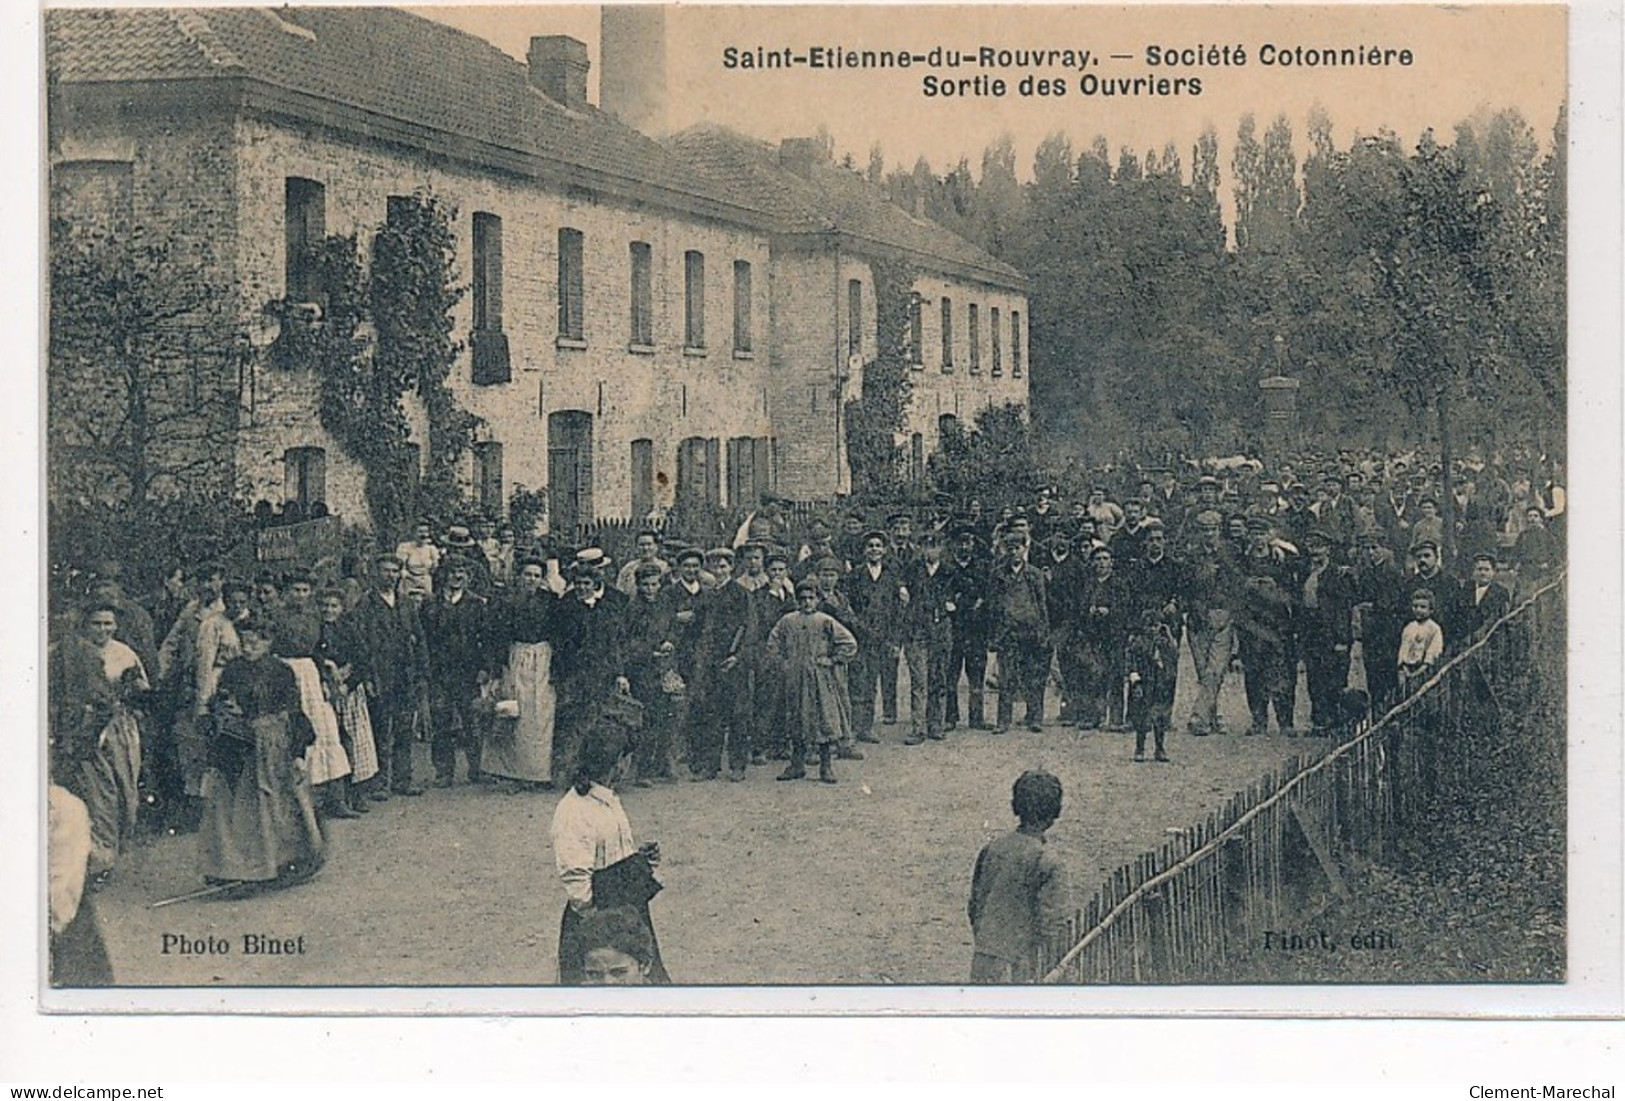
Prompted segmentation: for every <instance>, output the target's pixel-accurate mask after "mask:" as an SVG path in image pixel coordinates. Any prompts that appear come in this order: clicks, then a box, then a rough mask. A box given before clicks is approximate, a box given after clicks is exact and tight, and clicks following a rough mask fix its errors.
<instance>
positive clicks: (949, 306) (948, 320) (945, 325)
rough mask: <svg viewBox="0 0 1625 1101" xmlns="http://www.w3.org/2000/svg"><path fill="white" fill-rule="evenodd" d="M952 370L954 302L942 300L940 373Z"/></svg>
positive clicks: (946, 298)
mask: <svg viewBox="0 0 1625 1101" xmlns="http://www.w3.org/2000/svg"><path fill="white" fill-rule="evenodd" d="M953 369H954V301H953V299H951V298H948V297H946V296H944V298H943V299H942V373H943V374H947V373H948V372H949V371H952V370H953Z"/></svg>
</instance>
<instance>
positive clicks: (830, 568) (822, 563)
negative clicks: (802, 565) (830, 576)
mask: <svg viewBox="0 0 1625 1101" xmlns="http://www.w3.org/2000/svg"><path fill="white" fill-rule="evenodd" d="M813 570H814V572H816V573H845V572H846V567H845V566H844V565H842V564H841V560H840V559H839V558H820V559H819V560H818V565H816V566H814V567H813Z"/></svg>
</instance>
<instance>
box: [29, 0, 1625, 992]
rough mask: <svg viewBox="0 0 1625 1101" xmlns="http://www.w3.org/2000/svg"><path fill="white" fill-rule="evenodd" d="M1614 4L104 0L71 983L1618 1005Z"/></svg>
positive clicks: (67, 26)
mask: <svg viewBox="0 0 1625 1101" xmlns="http://www.w3.org/2000/svg"><path fill="white" fill-rule="evenodd" d="M1571 31H1572V28H1571V13H1570V11H1569V10H1568V9H1567V8H1565V7H1564V6H1561V5H1544V4H1518V5H1506V6H1499V5H1466V6H1454V5H1452V6H1424V5H1419V4H1399V5H1354V4H1343V5H1331V6H1311V5H1303V6H1265V5H1250V4H1245V5H1215V6H1173V5H1168V6H1163V5H1158V6H1148V7H1119V6H1086V5H1078V6H1067V5H1049V4H1045V5H1011V6H1003V5H975V6H923V5H920V6H884V5H861V6H818V5H796V6H742V7H741V6H702V5H695V6H690V5H683V6H677V5H667V4H639V5H627V6H617V5H605V6H603V7H589V6H563V5H546V6H543V5H537V6H502V7H447V8H408V7H383V6H369V7H334V6H308V7H307V6H283V7H276V8H270V7H265V8H251V7H243V6H234V5H233V6H224V7H200V8H166V9H157V8H128V7H115V8H97V7H62V8H49V9H47V10H46V11H45V13H44V19H43V38H44V43H43V46H44V59H45V61H44V64H45V99H46V106H47V110H46V120H47V123H46V136H45V147H46V148H45V162H46V163H45V164H44V165H43V166H42V171H43V173H44V174H45V177H46V180H47V182H48V188H47V192H48V209H47V211H46V214H47V215H48V218H49V234H48V247H47V255H46V257H45V263H44V264H43V265H42V267H44V268H45V269H46V270H45V277H46V279H47V283H48V295H47V298H48V301H47V302H46V309H47V312H48V318H49V325H48V332H47V334H46V348H45V349H44V362H43V364H42V370H43V373H44V393H45V398H46V430H45V431H46V435H45V440H44V443H43V458H44V461H45V464H46V469H45V475H44V486H45V492H46V498H47V499H46V510H45V511H46V520H47V539H46V543H45V555H46V564H47V567H48V569H47V578H46V584H47V586H48V592H47V594H46V596H47V604H48V614H47V616H46V620H45V624H46V625H45V637H44V638H43V639H42V640H41V661H42V667H43V668H44V670H45V681H46V683H45V687H44V690H43V695H44V698H45V701H46V707H45V712H46V713H45V716H44V719H43V722H42V729H41V731H40V744H41V746H42V750H41V765H40V777H39V779H40V785H41V788H42V790H43V789H47V788H48V795H49V798H48V856H49V861H48V863H49V867H48V874H47V875H44V876H42V882H41V886H40V891H41V893H42V895H43V896H45V898H46V900H47V903H48V904H47V905H45V906H44V907H43V909H44V911H45V913H44V915H43V917H42V921H41V924H42V925H43V926H47V928H44V929H42V930H41V933H40V937H41V971H40V973H41V979H40V981H41V984H42V989H41V994H40V999H41V1005H42V1006H44V1007H45V1008H47V1009H57V1010H71V1011H77V1010H85V1009H124V1010H130V1009H134V1010H174V1009H207V1010H208V1011H211V1012H215V1011H221V1010H225V1011H232V1010H259V1011H264V1010H272V1011H277V1010H281V1011H292V1012H306V1011H312V1010H321V1009H337V1010H343V1011H356V1012H375V1011H390V1010H415V1009H423V1008H429V1007H434V1008H439V1009H447V1010H453V1011H455V1010H458V1009H470V1010H472V1009H484V1010H490V1009H496V1010H499V1011H513V1012H549V1011H567V1010H580V1009H584V1008H587V1009H590V1008H597V1009H605V1008H614V1009H620V1010H629V1011H640V1010H659V1011H674V1010H677V1011H680V1010H689V1011H692V1010H707V1011H719V1012H742V1011H761V1010H784V1009H789V1010H791V1011H797V1010H799V1011H822V1010H823V1009H825V1008H829V1007H836V1008H847V1009H865V1008H867V1009H879V1008H895V1007H898V1006H905V1007H911V1008H914V1009H917V1010H921V1011H933V1010H936V1011H955V1010H957V1011H971V1010H976V1011H995V1012H1053V1013H1097V1012H1115V1011H1123V1012H1127V1011H1136V1012H1144V1011H1147V1010H1153V1011H1160V1012H1171V1011H1177V1010H1182V1009H1183V1010H1209V1011H1213V1010H1238V1009H1245V1010H1250V1011H1255V1012H1290V1013H1360V1012H1366V1013H1370V1012H1385V1013H1389V1014H1392V1013H1396V1012H1406V1011H1414V1012H1423V1013H1445V1014H1472V1013H1483V1012H1543V1013H1553V1012H1587V1011H1589V1012H1596V1011H1610V1007H1613V1010H1616V1011H1617V1000H1618V979H1619V955H1618V936H1617V934H1618V911H1617V906H1614V907H1613V908H1612V909H1610V908H1609V905H1608V904H1607V903H1606V899H1608V898H1610V897H1612V898H1614V900H1615V902H1617V893H1618V885H1619V867H1618V864H1617V857H1618V838H1617V833H1618V778H1619V750H1618V745H1617V741H1618V738H1617V727H1614V726H1613V724H1611V723H1610V722H1609V719H1608V716H1607V715H1606V714H1604V713H1602V712H1601V711H1600V710H1598V709H1597V708H1596V707H1594V706H1593V704H1594V703H1595V700H1596V697H1588V698H1585V699H1582V698H1580V697H1571V695H1570V687H1569V686H1570V655H1571V650H1572V646H1571V639H1570V636H1569V631H1568V625H1569V622H1570V614H1569V613H1570V602H1569V601H1570V596H1571V592H1572V591H1574V588H1575V586H1574V583H1573V582H1571V576H1570V569H1571V563H1572V562H1574V561H1575V559H1574V558H1573V556H1575V555H1577V554H1579V553H1580V546H1579V544H1580V540H1579V538H1578V534H1579V533H1581V532H1585V531H1591V532H1593V534H1595V531H1596V529H1595V521H1594V520H1593V522H1592V526H1591V527H1590V528H1588V527H1587V526H1586V521H1585V520H1584V518H1583V517H1578V516H1573V515H1572V514H1571V506H1570V498H1569V494H1568V487H1569V471H1570V469H1571V467H1570V464H1571V461H1572V462H1573V463H1574V467H1575V468H1576V469H1579V468H1581V467H1582V466H1584V465H1585V462H1586V457H1587V456H1588V455H1590V456H1592V457H1593V459H1594V460H1595V458H1596V456H1598V455H1601V456H1602V458H1601V460H1600V461H1601V463H1602V469H1609V468H1610V467H1609V466H1608V464H1609V463H1611V462H1613V459H1612V458H1610V457H1609V456H1612V455H1613V452H1614V451H1615V450H1616V449H1617V446H1618V441H1617V439H1614V440H1612V441H1611V442H1610V441H1606V440H1604V441H1602V442H1601V443H1600V444H1599V442H1598V441H1595V440H1592V441H1591V442H1589V443H1588V442H1586V441H1584V440H1583V439H1580V438H1578V437H1573V436H1571V433H1570V422H1569V418H1568V414H1569V399H1568V395H1569V392H1570V385H1571V382H1573V381H1574V379H1573V378H1571V373H1570V366H1569V363H1570V358H1569V357H1570V348H1569V344H1570V341H1569V333H1570V324H1569V322H1570V305H1569V289H1570V278H1569V272H1570V270H1571V258H1572V257H1573V255H1574V252H1573V250H1572V249H1571V243H1573V242H1576V241H1578V240H1581V239H1583V238H1584V236H1585V234H1586V233H1587V228H1586V226H1585V225H1584V224H1582V223H1581V222H1580V221H1578V220H1576V219H1575V218H1571V215H1570V196H1571V194H1572V192H1573V187H1572V185H1571V178H1570V176H1571V170H1570V163H1569V162H1570V149H1571V143H1570V137H1569V134H1570V126H1571V111H1574V110H1576V108H1575V105H1574V104H1573V103H1572V102H1571V93H1570V81H1569V60H1568V59H1569V53H1568V50H1569V36H1570V34H1571ZM1578 362H1579V361H1578V360H1577V363H1578ZM1590 366H1591V367H1592V368H1593V369H1594V368H1595V367H1596V364H1595V363H1594V362H1593V363H1592V364H1591V365H1590ZM1604 366H1606V365H1604ZM1577 369H1578V368H1577ZM1616 369H1617V365H1616ZM1598 447H1601V448H1602V449H1603V450H1601V451H1597V450H1594V449H1595V448H1598ZM1571 453H1572V454H1571ZM1595 469H1596V465H1595V461H1594V462H1593V471H1594V470H1595ZM1578 477H1579V478H1580V480H1582V481H1583V480H1584V477H1585V476H1584V475H1583V474H1582V475H1579V476H1578ZM1575 500H1576V505H1577V506H1581V507H1582V508H1583V494H1579V493H1577V494H1576V496H1575ZM1579 510H1580V509H1579V508H1577V509H1576V510H1574V511H1579ZM1580 576H1581V575H1580V574H1576V575H1575V579H1576V580H1578V579H1579V578H1580ZM1591 576H1592V577H1593V578H1594V577H1595V574H1592V575H1591ZM1606 584H1613V585H1614V586H1615V589H1614V590H1609V589H1607V588H1606ZM1603 591H1605V592H1606V591H1615V592H1616V594H1617V578H1613V579H1612V580H1611V581H1609V582H1607V583H1605V587H1604V590H1603ZM1580 592H1581V593H1582V594H1588V590H1587V589H1586V588H1584V587H1583V586H1582V588H1581V589H1580ZM1615 614H1617V610H1616V613H1615ZM1588 700H1589V701H1590V702H1588ZM1610 730H1612V742H1611V743H1609V744H1603V743H1604V742H1606V741H1607V735H1608V733H1609V731H1610ZM1581 735H1584V736H1581ZM1571 776H1583V777H1585V778H1587V779H1585V780H1584V781H1583V782H1582V783H1581V784H1580V786H1573V785H1571V780H1570V777H1571ZM1574 812H1580V813H1591V814H1596V815H1599V816H1600V818H1599V819H1598V820H1600V821H1601V822H1602V823H1603V824H1604V827H1605V828H1603V829H1601V830H1600V831H1590V832H1585V833H1583V835H1582V834H1577V833H1576V831H1575V830H1574V829H1573V828H1572V826H1571V813H1574ZM42 817H44V816H42ZM1610 823H1611V825H1610ZM1610 831H1612V832H1610ZM1598 838H1601V840H1598ZM1610 853H1611V854H1613V861H1614V863H1613V864H1612V865H1611V866H1610V863H1609V859H1610V858H1609V854H1610ZM1599 854H1600V857H1601V859H1600V867H1599V860H1598V857H1599ZM1582 867H1583V869H1584V874H1577V869H1578V868H1582ZM1610 891H1611V892H1612V895H1610V894H1609V892H1610ZM1610 914H1611V915H1612V916H1611V917H1609V916H1608V915H1610ZM602 985H651V986H659V987H663V988H665V989H663V990H658V991H639V992H621V993H620V994H616V995H606V994H604V993H603V992H599V991H589V990H586V989H585V988H586V987H595V986H602ZM712 987H721V988H726V989H722V990H708V989H706V988H712ZM822 987H829V988H834V989H830V990H823V991H812V990H809V989H807V988H822ZM786 988H789V989H786ZM1373 988H1382V989H1381V990H1380V991H1379V990H1376V989H1373ZM1610 998H1612V999H1613V1001H1612V1002H1610V1001H1609V999H1610ZM605 999H608V1000H605Z"/></svg>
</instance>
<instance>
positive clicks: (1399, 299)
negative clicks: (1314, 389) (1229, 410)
mask: <svg viewBox="0 0 1625 1101" xmlns="http://www.w3.org/2000/svg"><path fill="white" fill-rule="evenodd" d="M1328 177H1329V178H1328V181H1327V183H1328V188H1327V190H1328V195H1327V198H1328V202H1327V204H1326V208H1325V209H1324V210H1323V211H1322V213H1321V217H1322V218H1323V223H1322V224H1323V225H1324V228H1325V229H1326V231H1327V234H1328V238H1329V240H1331V241H1333V242H1334V243H1335V248H1334V250H1333V251H1331V252H1330V253H1328V254H1326V255H1325V256H1324V257H1323V259H1324V260H1325V261H1327V262H1330V263H1332V264H1334V265H1337V266H1338V267H1339V268H1340V273H1339V274H1341V275H1342V276H1343V277H1344V280H1345V283H1344V285H1345V287H1346V291H1347V293H1348V294H1349V295H1350V296H1351V298H1352V299H1353V303H1354V306H1355V310H1356V312H1357V313H1358V314H1360V315H1361V316H1363V317H1364V318H1366V319H1367V332H1366V333H1365V339H1364V340H1363V341H1362V342H1361V343H1360V344H1359V345H1358V346H1357V347H1356V348H1355V349H1354V351H1355V354H1354V355H1353V356H1352V357H1351V362H1352V363H1353V364H1354V365H1356V366H1358V367H1360V368H1362V369H1363V370H1365V371H1366V372H1368V373H1370V374H1371V375H1372V376H1373V377H1374V378H1376V379H1378V380H1379V381H1380V382H1381V383H1382V384H1383V385H1385V386H1386V387H1388V388H1390V389H1392V390H1393V391H1394V392H1395V393H1397V394H1398V395H1399V396H1400V397H1401V398H1402V400H1403V401H1404V402H1405V404H1406V406H1407V407H1408V408H1410V409H1411V410H1412V411H1413V412H1414V413H1416V414H1417V415H1419V416H1421V415H1426V414H1429V413H1431V414H1432V415H1433V416H1434V418H1435V419H1436V423H1437V425H1438V433H1439V449H1440V453H1441V458H1442V461H1443V464H1444V468H1445V472H1446V478H1447V485H1448V478H1449V476H1450V472H1451V463H1452V458H1453V446H1452V445H1453V442H1454V441H1453V439H1452V433H1451V429H1452V427H1453V423H1452V417H1451V408H1452V404H1453V401H1454V400H1455V399H1456V398H1457V397H1458V396H1459V395H1461V393H1462V392H1463V391H1464V389H1465V388H1466V387H1467V386H1468V385H1469V384H1473V383H1475V382H1478V381H1481V380H1482V379H1483V377H1484V374H1485V373H1486V372H1493V371H1494V364H1495V352H1496V344H1497V342H1498V340H1499V338H1500V334H1499V333H1498V329H1499V325H1498V323H1497V322H1496V310H1495V302H1494V299H1495V293H1496V291H1495V288H1496V276H1495V258H1494V255H1493V253H1492V251H1491V249H1490V242H1491V240H1492V239H1493V237H1494V235H1495V233H1496V227H1497V222H1498V221H1499V219H1500V217H1501V211H1500V210H1499V208H1498V207H1497V205H1496V203H1495V200H1494V199H1493V198H1492V197H1491V196H1490V195H1489V193H1488V192H1487V191H1485V190H1483V189H1481V188H1479V187H1477V186H1475V185H1474V184H1473V182H1472V180H1471V179H1470V177H1469V174H1468V172H1467V168H1466V165H1465V163H1464V162H1463V160H1462V157H1461V156H1460V154H1459V153H1458V152H1457V151H1455V150H1453V149H1451V148H1448V147H1445V146H1441V145H1439V144H1438V143H1437V142H1436V141H1435V140H1434V138H1433V134H1432V132H1431V131H1429V132H1427V133H1425V134H1424V135H1423V136H1422V139H1421V141H1420V142H1418V144H1417V148H1416V150H1415V152H1414V153H1412V154H1411V155H1409V156H1406V155H1405V154H1404V153H1403V151H1402V150H1401V149H1400V147H1399V143H1398V141H1397V140H1396V139H1395V138H1394V136H1393V135H1392V134H1382V135H1378V136H1376V137H1372V138H1366V139H1363V140H1361V141H1359V142H1357V143H1356V144H1355V145H1354V147H1353V148H1351V149H1350V150H1349V151H1348V152H1347V153H1346V154H1341V155H1339V156H1338V157H1336V158H1335V159H1334V161H1333V163H1332V165H1331V166H1330V170H1329V173H1328ZM1441 504H1442V505H1443V506H1444V513H1445V534H1446V541H1447V543H1452V545H1453V540H1454V519H1453V513H1454V504H1455V498H1454V494H1453V493H1450V492H1446V493H1445V494H1444V496H1443V500H1442V502H1441ZM1449 549H1451V548H1447V552H1448V550H1449Z"/></svg>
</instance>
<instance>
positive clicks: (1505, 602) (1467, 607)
mask: <svg viewBox="0 0 1625 1101" xmlns="http://www.w3.org/2000/svg"><path fill="white" fill-rule="evenodd" d="M1458 601H1459V603H1458V607H1457V610H1456V614H1455V616H1454V619H1455V620H1456V623H1457V629H1458V630H1459V631H1460V632H1461V640H1460V644H1461V645H1462V646H1466V645H1467V644H1468V643H1469V642H1471V641H1472V639H1473V637H1474V636H1475V635H1477V634H1478V632H1480V631H1482V630H1483V629H1484V628H1486V627H1488V626H1489V625H1490V624H1492V623H1494V622H1496V621H1497V620H1499V619H1500V618H1501V617H1502V616H1504V615H1506V614H1507V612H1508V611H1510V610H1511V609H1512V594H1511V593H1509V592H1508V591H1507V590H1506V587H1505V586H1503V585H1502V584H1501V583H1500V582H1498V581H1496V580H1495V556H1494V555H1492V554H1486V553H1480V554H1475V555H1473V576H1472V578H1471V579H1470V580H1469V581H1468V582H1467V584H1466V585H1463V586H1462V587H1461V595H1460V597H1459V598H1458ZM1446 641H1447V642H1449V641H1450V640H1449V638H1448V637H1447V638H1446ZM1452 645H1454V643H1452Z"/></svg>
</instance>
